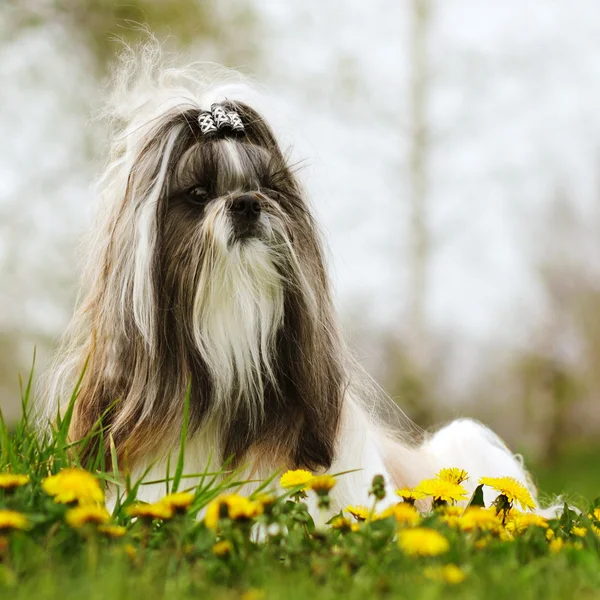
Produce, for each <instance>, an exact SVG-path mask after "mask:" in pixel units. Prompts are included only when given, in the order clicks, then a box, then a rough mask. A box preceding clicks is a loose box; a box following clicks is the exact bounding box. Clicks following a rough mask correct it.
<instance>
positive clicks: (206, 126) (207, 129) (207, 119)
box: [198, 111, 217, 135]
mask: <svg viewBox="0 0 600 600" xmlns="http://www.w3.org/2000/svg"><path fill="white" fill-rule="evenodd" d="M198 124H199V125H200V133H201V134H202V135H208V134H209V133H215V132H216V131H217V126H216V125H215V122H214V120H213V116H212V114H211V113H210V112H208V111H204V112H201V113H200V114H199V115H198Z"/></svg>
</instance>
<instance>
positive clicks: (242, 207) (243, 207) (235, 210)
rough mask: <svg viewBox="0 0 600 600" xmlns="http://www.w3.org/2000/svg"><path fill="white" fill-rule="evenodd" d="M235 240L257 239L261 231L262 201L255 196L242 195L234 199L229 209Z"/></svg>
mask: <svg viewBox="0 0 600 600" xmlns="http://www.w3.org/2000/svg"><path fill="white" fill-rule="evenodd" d="M229 212H230V214H231V219H232V222H233V230H234V235H235V238H236V239H238V240H242V239H246V238H250V237H255V236H257V235H258V234H259V233H260V231H261V226H260V215H261V206H260V200H259V199H258V197H257V196H256V195H255V194H242V195H241V196H238V197H237V198H234V199H233V200H232V202H231V205H230V207H229Z"/></svg>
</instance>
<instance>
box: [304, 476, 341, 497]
mask: <svg viewBox="0 0 600 600" xmlns="http://www.w3.org/2000/svg"><path fill="white" fill-rule="evenodd" d="M336 483H337V482H336V480H335V477H332V476H331V475H315V476H314V477H312V478H311V479H310V480H309V481H308V484H307V487H308V488H310V489H311V490H313V491H315V492H317V494H327V493H328V492H330V491H331V490H332V489H333V487H334V486H335V484H336Z"/></svg>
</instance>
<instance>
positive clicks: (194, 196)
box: [45, 57, 531, 510]
mask: <svg viewBox="0 0 600 600" xmlns="http://www.w3.org/2000/svg"><path fill="white" fill-rule="evenodd" d="M152 59H153V57H151V58H150V61H147V62H146V63H144V64H142V65H141V66H140V64H139V63H133V64H130V68H129V69H128V70H127V71H126V72H124V74H123V73H122V74H121V78H120V80H119V84H118V85H117V89H118V92H117V94H116V96H115V98H116V102H114V103H113V104H112V108H111V111H112V113H111V116H112V117H113V120H114V123H115V135H114V138H113V141H112V148H111V155H110V162H109V164H108V166H107V167H106V171H105V173H104V175H103V176H102V178H101V179H100V182H99V186H98V188H99V194H98V196H99V198H98V200H99V207H98V208H99V210H98V215H97V219H96V224H95V226H94V228H93V230H92V235H91V239H90V242H91V243H90V244H89V249H88V252H87V254H86V256H85V264H84V273H83V281H82V286H81V295H80V299H79V302H78V308H77V311H76V313H75V315H74V317H73V320H72V322H71V325H70V327H69V329H68V331H67V334H66V336H65V338H64V341H63V343H62V346H61V347H60V349H59V351H58V353H57V357H56V361H55V365H54V368H53V369H52V372H51V376H50V381H49V385H48V386H47V391H46V394H45V398H46V405H47V411H46V417H47V419H50V420H52V418H53V415H55V414H56V409H57V405H56V402H57V399H62V401H63V402H67V401H68V399H69V398H70V397H71V393H72V391H73V388H74V386H75V384H76V382H77V381H78V378H79V377H80V375H81V374H82V373H83V376H82V379H81V384H80V387H79V389H78V392H77V398H76V401H75V406H74V412H73V418H72V423H71V430H70V436H71V438H72V440H73V441H74V442H75V441H77V440H82V439H85V438H86V437H88V436H89V434H90V433H91V432H93V431H95V430H98V431H101V433H100V434H99V435H96V436H93V437H91V439H90V441H88V442H87V444H83V445H82V446H81V460H82V462H83V463H84V464H85V463H86V461H89V459H90V456H92V455H94V453H97V452H98V448H99V446H98V443H99V439H100V436H104V441H105V443H104V445H103V447H104V448H105V449H106V457H105V464H107V465H110V464H111V452H110V444H109V440H110V443H111V444H113V448H114V449H115V450H116V455H117V457H118V465H119V468H120V469H122V470H127V471H128V472H130V473H131V474H132V478H135V477H136V476H140V477H141V475H142V474H144V473H146V480H147V481H151V480H153V481H157V480H160V479H164V478H165V473H166V469H167V463H168V462H169V460H171V464H173V462H174V460H175V457H176V456H177V453H178V449H179V444H180V436H181V430H182V423H183V415H184V405H185V399H186V394H189V425H188V438H187V442H186V446H185V472H186V473H187V474H188V475H190V478H188V479H185V480H184V481H185V482H186V483H185V485H186V487H191V486H192V485H193V484H194V481H195V480H194V478H193V477H191V475H193V474H201V473H202V472H204V471H206V470H207V468H208V469H211V470H218V469H219V468H221V467H222V465H224V464H226V465H227V468H228V469H232V468H238V469H240V477H241V478H247V479H251V480H255V481H258V480H261V479H265V478H267V477H268V476H270V475H271V474H273V473H274V472H275V471H277V470H281V469H289V468H305V469H309V470H311V471H314V472H331V473H340V472H345V471H351V472H350V473H348V474H346V475H344V476H343V477H340V478H339V483H338V485H337V486H336V488H335V489H334V492H333V496H332V498H333V501H334V502H333V504H332V509H333V510H338V509H339V508H340V507H342V506H344V505H346V504H349V503H360V502H366V501H367V494H368V490H369V487H370V484H371V480H372V478H373V476H374V475H376V474H382V475H384V477H385V479H386V482H387V485H388V486H389V488H390V490H391V489H393V487H395V486H398V487H403V486H412V485H415V484H416V483H418V482H419V481H420V480H422V479H423V478H426V477H432V476H433V475H434V474H435V473H436V472H437V471H438V470H439V469H440V468H442V467H449V466H457V467H461V468H464V469H466V470H467V471H468V472H469V473H470V475H471V479H470V482H471V483H472V486H473V487H474V486H475V485H476V484H477V479H478V477H479V476H481V475H489V476H500V475H509V476H513V477H516V478H517V479H519V480H520V481H522V482H523V483H525V484H527V485H530V484H529V480H528V477H527V473H526V472H525V470H524V469H523V467H522V465H521V462H520V460H518V459H517V458H515V457H514V456H513V455H512V454H511V453H510V452H509V451H508V450H507V448H506V447H505V446H504V444H503V443H502V442H501V441H500V440H499V439H498V438H497V437H496V436H495V435H494V434H493V433H491V432H490V431H489V430H488V429H486V428H485V427H483V426H482V425H479V424H477V423H475V422H473V421H469V420H460V421H456V422H454V423H451V424H450V425H448V426H447V427H445V428H443V429H442V430H441V431H439V432H438V433H436V434H435V435H432V436H427V437H425V439H422V440H420V441H419V443H415V442H412V441H411V440H409V439H408V437H407V435H406V434H403V432H402V431H396V430H395V429H394V428H393V427H391V426H390V425H389V424H388V423H385V422H384V419H382V418H381V417H380V416H378V414H379V411H378V409H377V406H379V405H380V404H381V398H380V397H379V396H380V394H379V393H378V392H377V391H374V390H375V389H376V388H375V387H374V386H371V385H369V384H368V378H366V377H365V375H364V374H363V373H362V371H361V369H360V368H359V367H357V365H356V364H355V362H354V361H353V359H352V357H351V355H350V354H349V352H348V351H347V350H346V347H345V345H344V342H343V340H342V338H341V336H340V332H339V327H338V322H337V318H336V315H335V311H334V308H333V305H332V299H331V291H330V282H329V278H328V274H327V271H326V268H325V264H324V258H323V248H322V243H321V240H320V237H319V233H318V228H317V225H316V224H315V221H314V218H313V214H312V212H311V208H310V205H309V203H308V201H307V199H306V197H305V195H304V193H303V191H302V188H301V186H300V183H299V181H298V178H297V175H296V173H295V172H294V169H293V168H292V167H291V165H290V164H289V162H288V160H287V159H286V155H285V154H284V152H283V151H282V149H281V147H280V145H279V143H278V141H277V138H276V136H275V134H274V132H273V131H272V129H271V127H270V126H269V124H268V123H267V121H266V120H265V118H264V117H263V116H262V115H261V114H259V112H257V110H255V108H253V107H252V106H251V105H250V104H249V103H247V102H245V101H242V100H240V99H235V98H234V97H233V96H232V95H231V93H232V92H231V90H229V93H228V89H227V88H226V87H225V88H223V87H221V88H218V87H217V88H213V87H211V86H207V84H206V81H205V80H204V79H203V78H202V76H198V75H197V73H196V71H194V69H193V68H189V69H184V70H181V69H173V68H166V69H160V68H151V65H149V62H151V61H152ZM157 71H158V75H157V73H156V72H157ZM132 74H133V77H132ZM84 367H85V368H84ZM365 382H366V383H365ZM169 456H171V459H169ZM467 483H469V482H467ZM251 485H252V484H248V486H249V487H250V486H251ZM530 489H531V488H530ZM164 490H165V485H164V483H160V484H158V483H153V484H149V485H142V486H141V487H140V492H139V496H140V497H141V498H142V499H144V500H154V499H157V498H158V497H160V496H161V495H162V494H163V493H164Z"/></svg>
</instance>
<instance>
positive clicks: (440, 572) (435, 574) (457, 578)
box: [423, 564, 467, 585]
mask: <svg viewBox="0 0 600 600" xmlns="http://www.w3.org/2000/svg"><path fill="white" fill-rule="evenodd" d="M423 574H424V575H425V577H427V579H432V580H433V581H444V582H446V583H449V584H451V585H457V584H459V583H462V582H463V581H464V580H465V578H466V577H467V576H466V575H465V572H464V571H463V570H462V569H461V568H460V567H458V566H456V565H453V564H450V565H444V566H443V567H428V568H427V569H425V570H424V571H423Z"/></svg>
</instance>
